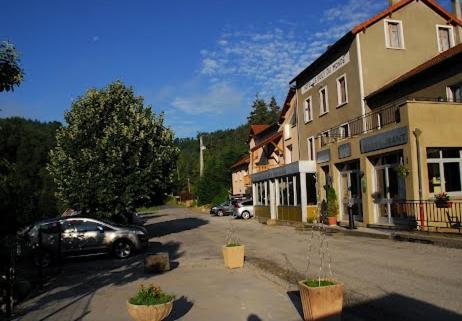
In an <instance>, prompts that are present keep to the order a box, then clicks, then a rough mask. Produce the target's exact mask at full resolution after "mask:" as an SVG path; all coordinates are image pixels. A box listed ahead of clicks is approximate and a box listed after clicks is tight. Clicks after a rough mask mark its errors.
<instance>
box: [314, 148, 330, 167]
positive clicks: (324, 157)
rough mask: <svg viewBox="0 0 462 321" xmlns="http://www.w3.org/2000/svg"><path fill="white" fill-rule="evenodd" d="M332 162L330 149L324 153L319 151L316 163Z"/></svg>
mask: <svg viewBox="0 0 462 321" xmlns="http://www.w3.org/2000/svg"><path fill="white" fill-rule="evenodd" d="M328 161H330V149H325V150H322V151H319V152H318V153H317V154H316V162H317V163H318V164H319V163H325V162H328Z"/></svg>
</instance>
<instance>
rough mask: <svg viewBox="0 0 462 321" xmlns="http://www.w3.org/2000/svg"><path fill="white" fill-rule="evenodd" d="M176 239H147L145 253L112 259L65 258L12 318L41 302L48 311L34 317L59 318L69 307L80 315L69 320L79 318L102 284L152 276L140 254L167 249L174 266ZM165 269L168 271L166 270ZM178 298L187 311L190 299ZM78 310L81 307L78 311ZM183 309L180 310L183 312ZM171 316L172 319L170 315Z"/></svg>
mask: <svg viewBox="0 0 462 321" xmlns="http://www.w3.org/2000/svg"><path fill="white" fill-rule="evenodd" d="M180 246H181V243H180V242H174V241H170V242H167V243H165V244H162V243H159V242H150V243H149V247H148V250H147V252H146V253H140V254H138V255H136V256H133V257H130V258H128V259H126V260H118V259H114V258H112V257H111V256H103V257H86V258H74V259H68V260H66V263H65V264H64V265H63V267H62V272H61V274H60V275H59V276H58V277H57V278H56V279H55V280H51V282H49V284H47V285H45V287H44V288H43V290H42V291H41V292H38V293H36V294H35V298H30V300H29V301H28V302H24V303H23V304H22V308H20V309H19V310H18V311H17V312H18V313H17V314H16V320H21V316H24V315H27V314H28V313H31V312H33V311H36V310H41V309H42V308H43V307H45V306H48V307H49V306H52V308H51V309H50V311H49V312H48V313H47V314H46V315H44V316H42V317H41V318H39V319H38V320H37V321H46V320H59V319H61V318H60V316H61V313H63V314H62V315H65V312H66V311H65V310H67V309H69V310H72V311H73V313H74V315H75V313H77V314H78V315H80V316H79V317H77V318H73V319H72V321H73V320H80V319H82V318H83V317H84V316H85V315H86V314H88V313H89V312H90V311H89V310H88V308H89V305H90V303H91V300H92V298H93V295H94V294H95V293H96V291H97V290H99V289H101V288H103V287H106V286H109V285H110V286H114V287H117V286H124V285H127V284H129V283H131V282H134V281H137V280H144V279H147V278H150V277H152V276H153V274H149V273H145V271H144V265H143V261H144V257H145V255H146V254H148V253H157V252H168V253H169V256H170V260H171V261H173V262H171V265H172V269H173V268H175V267H177V266H178V263H177V262H174V260H176V259H178V258H179V257H181V256H182V255H183V253H182V252H180ZM167 273H168V272H167ZM177 301H178V307H179V312H178V313H180V312H181V311H183V312H184V311H186V312H187V311H189V309H191V307H192V303H190V302H189V301H187V300H186V298H180V299H178V300H177ZM79 310H81V311H80V312H79ZM186 312H184V313H186ZM172 320H175V319H172Z"/></svg>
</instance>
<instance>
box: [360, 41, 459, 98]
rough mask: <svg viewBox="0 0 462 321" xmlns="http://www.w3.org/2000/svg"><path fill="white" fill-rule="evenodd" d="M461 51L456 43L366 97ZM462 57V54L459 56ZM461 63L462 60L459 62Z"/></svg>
mask: <svg viewBox="0 0 462 321" xmlns="http://www.w3.org/2000/svg"><path fill="white" fill-rule="evenodd" d="M461 53H462V44H458V45H457V46H455V47H452V48H450V49H448V50H446V51H444V52H442V53H440V54H439V55H437V56H435V57H433V58H432V59H430V60H427V61H426V62H424V63H423V64H421V65H419V66H417V67H415V68H414V69H411V70H410V71H408V72H407V73H405V74H403V75H401V76H399V77H398V78H396V79H394V80H392V81H390V82H389V83H388V84H386V85H385V86H383V87H382V88H380V89H378V90H376V91H374V92H373V93H371V94H369V95H368V96H367V97H366V99H369V98H370V97H372V96H375V95H377V94H379V93H381V92H383V91H385V90H387V89H389V88H391V87H393V86H394V85H396V84H398V83H400V82H403V81H405V80H408V79H410V78H412V77H414V76H416V75H417V74H419V73H421V72H423V71H425V70H427V69H429V68H431V67H433V66H435V65H438V64H440V63H442V62H444V61H446V60H447V59H450V58H452V57H454V56H456V55H458V54H461ZM461 58H462V56H461ZM461 63H462V62H461Z"/></svg>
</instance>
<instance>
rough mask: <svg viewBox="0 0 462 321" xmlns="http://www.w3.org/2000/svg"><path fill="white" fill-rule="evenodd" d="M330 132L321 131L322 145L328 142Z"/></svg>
mask: <svg viewBox="0 0 462 321" xmlns="http://www.w3.org/2000/svg"><path fill="white" fill-rule="evenodd" d="M329 137H330V132H329V131H328V130H326V131H325V132H322V133H321V145H322V146H324V145H326V144H328V143H329Z"/></svg>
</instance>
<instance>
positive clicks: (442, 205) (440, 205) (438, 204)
mask: <svg viewBox="0 0 462 321" xmlns="http://www.w3.org/2000/svg"><path fill="white" fill-rule="evenodd" d="M435 205H436V207H437V208H451V207H452V202H435Z"/></svg>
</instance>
